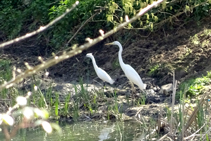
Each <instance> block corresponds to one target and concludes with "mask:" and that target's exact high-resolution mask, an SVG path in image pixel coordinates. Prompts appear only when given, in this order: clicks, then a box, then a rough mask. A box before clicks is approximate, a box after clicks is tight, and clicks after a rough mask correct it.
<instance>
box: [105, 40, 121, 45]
mask: <svg viewBox="0 0 211 141" xmlns="http://www.w3.org/2000/svg"><path fill="white" fill-rule="evenodd" d="M119 44H120V43H119V41H114V42H111V43H107V44H105V45H117V46H119Z"/></svg>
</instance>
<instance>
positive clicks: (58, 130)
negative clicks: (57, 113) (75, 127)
mask: <svg viewBox="0 0 211 141" xmlns="http://www.w3.org/2000/svg"><path fill="white" fill-rule="evenodd" d="M51 127H52V128H53V129H55V130H56V131H57V132H58V133H59V134H62V129H61V127H60V126H59V125H58V124H56V123H51Z"/></svg>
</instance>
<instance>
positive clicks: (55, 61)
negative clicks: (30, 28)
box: [0, 0, 163, 90]
mask: <svg viewBox="0 0 211 141" xmlns="http://www.w3.org/2000/svg"><path fill="white" fill-rule="evenodd" d="M162 1H163V0H158V1H154V2H153V3H152V4H151V5H148V6H147V7H145V8H144V9H142V10H141V11H140V12H139V13H138V14H137V15H136V16H134V17H133V18H131V19H130V20H128V21H126V22H124V23H122V24H120V25H119V26H117V27H116V28H114V29H113V30H111V31H109V32H107V33H106V34H104V35H101V36H99V37H98V38H95V39H93V40H92V39H89V43H86V44H84V45H81V46H79V47H77V46H73V48H74V49H73V50H71V51H68V52H63V54H62V55H61V56H54V58H52V59H49V60H47V61H46V62H43V63H42V64H39V65H37V66H35V67H28V69H27V70H26V71H25V72H23V73H21V74H19V75H18V76H16V78H13V79H12V80H10V81H9V82H6V83H4V84H3V85H1V86H0V90H2V89H3V88H9V87H12V86H13V85H14V84H15V83H18V82H20V81H22V80H23V79H25V78H27V77H29V76H31V75H33V74H36V73H37V72H39V71H41V70H43V69H46V68H49V67H51V66H53V65H56V64H58V63H59V62H61V61H64V60H66V59H69V58H71V57H73V56H75V55H78V54H80V53H81V52H82V51H83V50H85V49H88V48H90V47H91V46H93V45H95V44H96V43H98V42H100V41H102V40H103V39H105V38H107V37H109V36H111V35H112V34H114V33H116V32H117V31H119V30H120V29H122V28H124V27H125V26H126V25H128V24H129V23H132V22H134V21H135V20H137V19H138V18H139V17H140V16H142V15H143V14H145V13H146V12H147V11H149V10H150V9H152V8H153V7H155V6H157V5H158V4H160V3H161V2H162ZM76 47H77V48H76Z"/></svg>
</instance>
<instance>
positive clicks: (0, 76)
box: [0, 59, 12, 83]
mask: <svg viewBox="0 0 211 141" xmlns="http://www.w3.org/2000/svg"><path fill="white" fill-rule="evenodd" d="M10 79H12V69H11V66H10V61H9V60H3V59H0V81H1V83H2V82H4V81H9V80H10Z"/></svg>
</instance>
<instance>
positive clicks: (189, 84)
mask: <svg viewBox="0 0 211 141" xmlns="http://www.w3.org/2000/svg"><path fill="white" fill-rule="evenodd" d="M210 74H211V72H207V75H206V76H203V77H199V78H195V79H190V80H187V81H185V82H183V83H181V84H180V90H182V91H183V92H185V91H186V95H187V96H196V95H199V94H201V93H202V90H203V88H204V86H206V85H208V84H210V82H211V75H210Z"/></svg>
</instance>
